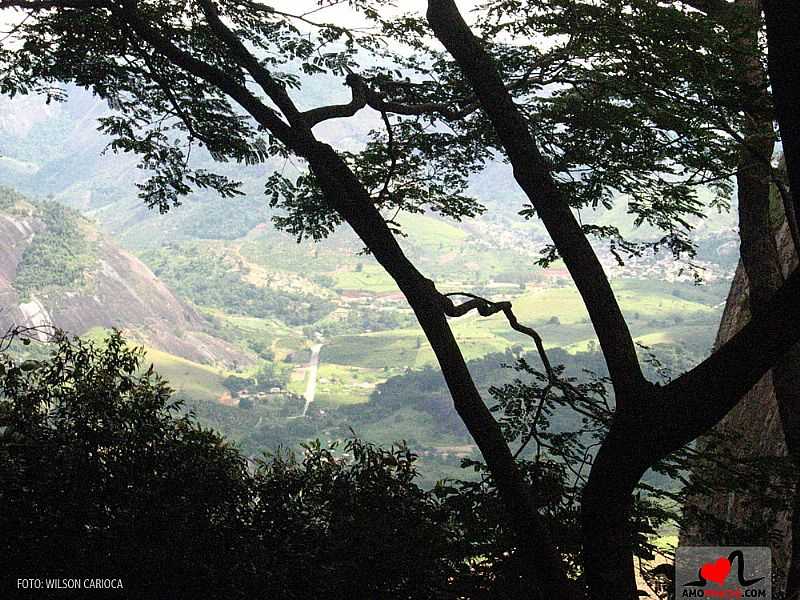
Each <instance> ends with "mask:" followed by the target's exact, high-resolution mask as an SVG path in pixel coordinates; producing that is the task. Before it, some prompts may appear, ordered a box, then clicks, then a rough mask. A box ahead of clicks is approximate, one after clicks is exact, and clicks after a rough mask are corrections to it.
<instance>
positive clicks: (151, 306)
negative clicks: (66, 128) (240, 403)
mask: <svg viewBox="0 0 800 600" xmlns="http://www.w3.org/2000/svg"><path fill="white" fill-rule="evenodd" d="M0 240H2V244H0V306H2V307H3V310H2V312H0V327H3V328H5V327H8V326H10V325H12V324H17V325H28V326H37V325H47V324H53V325H55V326H57V327H59V328H61V329H64V330H65V331H68V332H70V333H73V334H76V335H81V334H84V333H86V332H87V331H89V330H90V329H92V328H94V327H103V328H110V327H118V328H122V329H127V330H129V336H130V337H133V338H136V339H137V340H138V341H141V342H144V343H146V344H148V345H150V346H153V347H155V348H158V349H160V350H163V351H165V352H168V353H170V354H174V355H177V356H180V357H183V358H186V359H189V360H192V361H195V362H201V363H206V364H215V363H220V364H234V363H236V364H246V363H248V362H249V361H250V359H249V357H248V356H247V355H246V354H244V353H243V352H242V351H241V350H239V349H237V348H235V347H233V346H231V345H230V344H228V343H227V342H224V341H222V340H220V339H218V338H216V337H214V336H213V335H210V334H209V333H208V323H207V321H206V319H205V318H204V317H202V316H201V315H200V314H199V313H198V312H197V311H195V310H194V309H193V308H192V307H190V306H189V305H188V304H186V303H185V302H183V301H182V300H180V299H178V298H177V297H176V296H175V294H173V292H172V291H171V290H170V289H169V288H168V287H167V286H166V285H164V283H163V282H161V281H160V280H159V279H158V278H157V277H156V276H155V275H154V274H153V273H152V271H150V269H148V268H147V267H146V266H145V265H144V264H143V263H142V262H141V261H140V260H139V259H137V258H136V257H134V256H132V255H131V254H129V253H127V252H126V251H124V250H122V249H121V248H120V247H119V246H117V245H116V244H115V243H114V242H113V241H112V240H111V239H110V238H108V237H107V236H105V235H103V234H101V233H100V232H98V231H97V229H95V227H94V226H93V225H92V223H91V222H90V221H88V220H87V219H85V218H84V217H81V216H80V215H79V214H78V213H76V212H74V211H72V210H69V209H65V208H63V207H62V206H60V205H57V204H53V203H34V202H30V201H28V200H26V199H25V198H23V197H22V196H20V195H18V194H16V193H14V192H12V191H10V190H8V189H4V188H0Z"/></svg>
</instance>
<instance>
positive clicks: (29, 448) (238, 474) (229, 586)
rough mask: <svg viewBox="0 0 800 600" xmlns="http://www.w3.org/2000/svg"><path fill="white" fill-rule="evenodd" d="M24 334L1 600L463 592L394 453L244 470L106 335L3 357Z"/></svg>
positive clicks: (449, 548)
mask: <svg viewBox="0 0 800 600" xmlns="http://www.w3.org/2000/svg"><path fill="white" fill-rule="evenodd" d="M36 333H37V332H36V331H27V332H26V331H12V332H11V334H10V335H9V336H3V337H0V458H1V459H2V460H1V461H0V482H2V486H0V503H2V507H3V510H2V511H1V513H0V526H1V527H2V530H3V533H4V535H3V538H2V540H1V541H0V559H1V560H2V562H3V575H2V578H0V582H1V583H0V585H2V588H3V591H4V593H5V595H6V597H12V596H18V595H19V592H17V594H16V595H15V594H14V593H13V591H12V590H17V589H18V588H17V585H16V578H18V577H26V576H37V577H38V576H41V577H42V578H44V577H52V578H76V577H77V578H81V579H83V578H86V577H89V578H95V577H100V578H114V579H119V580H121V583H122V585H123V586H124V591H121V590H119V589H115V590H114V594H115V595H120V596H123V597H135V598H154V599H155V598H164V597H169V598H198V597H202V598H228V599H230V598H241V599H247V598H256V597H266V598H287V599H295V598H297V599H300V598H419V599H420V600H422V599H426V598H432V597H434V598H456V597H459V589H460V586H462V585H465V584H467V585H468V584H470V583H471V582H472V580H473V579H475V577H473V575H471V574H469V573H468V572H467V569H466V566H465V565H466V563H465V560H464V559H465V558H466V557H468V556H469V554H468V550H469V548H468V546H466V545H465V544H464V543H463V542H462V541H461V539H460V538H459V537H458V536H456V531H457V528H456V527H455V526H454V521H453V520H452V519H450V518H449V517H450V515H451V514H452V513H451V511H450V510H449V509H448V508H447V506H445V505H443V504H442V503H441V502H439V501H438V500H437V499H436V498H435V497H434V496H433V495H431V494H429V493H427V492H424V491H423V490H422V489H420V488H419V487H418V485H417V483H416V476H417V475H416V466H415V458H416V457H415V456H414V455H413V454H412V453H411V452H410V451H409V450H408V449H407V448H405V447H394V448H391V449H388V450H383V449H378V448H375V447H373V446H371V445H369V444H365V443H363V442H360V441H357V440H353V441H350V442H348V443H347V444H346V445H345V446H344V447H343V448H342V449H341V450H343V451H345V452H349V453H350V454H351V456H352V460H350V461H345V460H343V459H342V458H341V455H340V454H339V455H338V456H337V455H336V454H334V452H333V450H332V449H331V448H327V447H323V446H321V445H319V444H313V445H310V446H309V447H308V448H306V452H305V454H304V456H303V457H302V458H298V457H296V456H294V455H293V454H291V453H281V454H278V455H273V456H266V457H264V458H263V459H261V460H259V461H256V462H255V463H249V464H248V460H247V458H246V457H245V456H244V455H243V454H242V453H241V452H240V451H239V450H238V449H236V448H235V447H234V446H232V445H230V444H229V443H228V442H227V441H226V440H225V439H224V438H222V437H221V436H220V435H219V434H217V433H216V432H214V431H212V430H209V429H206V428H204V427H202V426H201V425H200V424H199V423H198V422H197V421H196V419H195V418H194V417H193V416H191V415H186V414H183V411H182V410H181V405H180V402H176V401H174V400H173V399H172V398H171V390H170V389H169V387H168V386H167V384H166V382H165V381H164V380H163V379H161V378H160V377H159V376H158V375H157V374H155V373H154V372H153V369H152V367H151V368H150V369H147V368H146V366H147V365H146V363H145V361H144V351H143V350H142V349H135V348H131V347H129V346H127V345H126V343H125V341H124V340H123V338H122V337H121V335H120V333H119V332H113V333H111V334H110V335H109V336H108V337H107V338H106V339H105V340H104V341H103V342H102V343H100V342H98V343H92V342H87V341H82V340H79V339H76V340H70V339H67V338H64V337H60V338H59V339H57V340H56V341H55V343H54V344H53V345H52V346H50V347H49V348H45V350H50V352H49V355H48V356H45V357H43V358H42V359H40V360H32V359H29V360H26V361H18V360H15V359H14V358H12V356H11V355H10V354H7V353H6V352H5V351H6V350H7V347H8V345H9V344H10V343H11V342H12V341H13V340H14V339H17V340H23V341H24V340H26V339H28V340H29V338H30V337H33V339H36V337H35V336H36ZM389 514H390V515H391V516H392V518H386V515H389ZM448 582H449V583H448ZM40 593H41V592H35V594H40ZM86 593H87V592H86V590H85V589H81V590H70V591H68V590H66V589H61V590H59V595H63V596H64V597H68V598H83V597H86Z"/></svg>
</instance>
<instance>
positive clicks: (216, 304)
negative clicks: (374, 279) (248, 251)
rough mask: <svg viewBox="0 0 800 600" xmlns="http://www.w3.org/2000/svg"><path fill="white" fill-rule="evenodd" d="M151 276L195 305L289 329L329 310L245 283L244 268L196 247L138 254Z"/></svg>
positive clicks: (312, 300) (303, 297)
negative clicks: (268, 320)
mask: <svg viewBox="0 0 800 600" xmlns="http://www.w3.org/2000/svg"><path fill="white" fill-rule="evenodd" d="M141 258H142V260H143V261H144V262H145V263H146V264H147V265H148V266H149V267H150V268H151V269H152V270H153V272H154V273H155V274H156V275H157V276H158V277H160V278H161V279H163V280H164V281H165V282H166V283H168V284H169V285H170V286H172V287H173V289H175V291H177V292H178V293H179V294H180V295H181V296H183V297H184V298H186V299H188V300H191V301H192V302H194V303H195V304H197V305H199V306H204V307H212V308H218V309H221V310H224V311H226V312H229V313H232V314H238V315H245V316H250V317H258V318H278V319H280V320H282V321H284V322H285V323H288V324H290V325H300V324H306V323H313V322H314V321H317V320H319V319H321V318H322V317H324V316H325V315H327V314H328V313H330V312H331V310H333V305H332V304H331V303H330V302H328V301H326V300H324V299H322V298H319V297H316V296H311V295H308V294H303V293H300V292H292V291H284V290H281V289H277V288H263V287H259V286H256V285H254V284H253V283H250V282H249V281H246V280H245V275H246V274H247V267H246V266H245V265H244V264H237V263H235V262H234V260H233V259H232V258H231V257H228V256H224V255H218V254H215V253H214V252H213V251H211V252H209V251H206V250H205V249H204V248H203V247H202V246H200V245H199V244H196V243H187V244H182V245H178V246H168V247H164V248H160V249H158V250H149V251H146V252H144V253H142V256H141Z"/></svg>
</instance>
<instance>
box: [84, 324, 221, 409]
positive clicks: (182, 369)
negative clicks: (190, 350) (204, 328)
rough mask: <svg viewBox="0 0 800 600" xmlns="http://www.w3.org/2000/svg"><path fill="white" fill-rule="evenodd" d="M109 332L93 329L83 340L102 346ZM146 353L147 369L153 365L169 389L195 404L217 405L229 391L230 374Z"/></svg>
mask: <svg viewBox="0 0 800 600" xmlns="http://www.w3.org/2000/svg"><path fill="white" fill-rule="evenodd" d="M107 335H108V331H107V330H106V329H103V328H102V327H93V328H92V329H90V330H89V331H87V332H86V333H85V334H84V335H83V336H82V337H83V338H85V339H89V340H92V341H93V342H95V343H101V342H102V341H103V340H104V339H105V338H106V336H107ZM131 345H133V346H142V345H141V344H138V343H136V342H131ZM142 347H144V350H145V358H144V364H143V365H142V368H143V369H147V368H148V367H149V365H150V364H151V363H152V365H153V367H154V369H155V371H156V373H158V374H159V375H161V376H162V377H163V378H164V379H166V380H167V381H168V382H169V386H170V387H171V388H172V389H173V390H175V393H176V394H177V395H179V396H183V397H185V398H192V399H193V400H204V401H210V402H215V401H216V400H217V399H218V398H219V397H220V396H222V395H223V394H224V393H225V392H226V390H225V388H224V387H223V386H222V381H223V380H224V379H225V378H226V377H227V376H228V375H229V374H230V373H228V372H225V371H222V370H220V369H216V368H214V367H210V366H208V365H201V364H199V363H196V362H192V361H190V360H187V359H185V358H181V357H180V356H175V355H173V354H169V353H167V352H163V351H161V350H157V349H156V348H151V347H148V346H142Z"/></svg>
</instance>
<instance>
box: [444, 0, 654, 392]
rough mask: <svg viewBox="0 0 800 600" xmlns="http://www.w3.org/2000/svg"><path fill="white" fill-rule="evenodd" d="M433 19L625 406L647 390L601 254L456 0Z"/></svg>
mask: <svg viewBox="0 0 800 600" xmlns="http://www.w3.org/2000/svg"><path fill="white" fill-rule="evenodd" d="M428 21H429V23H430V25H431V27H432V28H433V31H434V33H435V35H436V37H437V38H438V39H439V41H441V42H442V44H444V46H445V48H447V50H448V51H449V52H450V54H451V55H452V56H453V57H454V58H455V60H456V62H458V64H459V66H460V67H461V70H462V71H463V73H464V75H465V76H466V78H467V80H468V81H469V82H470V84H471V85H472V87H473V89H474V90H475V93H476V95H477V97H478V99H479V100H480V103H481V107H482V108H483V110H485V111H486V113H487V114H488V116H489V118H490V119H491V121H492V124H493V125H494V129H495V131H496V132H497V134H498V136H499V138H500V140H501V142H502V144H503V147H504V148H505V150H506V153H507V156H508V158H509V160H510V162H511V164H512V166H513V168H514V177H515V179H516V180H517V182H518V183H519V185H520V187H521V188H522V189H523V190H524V191H525V193H526V195H527V196H528V198H529V200H530V202H531V204H532V205H533V207H534V208H535V210H536V212H537V214H538V215H539V217H540V218H541V219H542V222H543V223H544V225H545V227H546V228H547V231H548V233H549V234H550V237H551V238H552V239H553V242H554V243H555V246H556V248H557V249H558V252H559V254H560V255H561V257H562V259H563V260H564V263H565V264H566V266H567V269H568V270H569V272H570V274H571V275H572V278H573V280H574V281H575V284H576V285H577V287H578V291H579V292H580V294H581V297H582V298H583V301H584V304H585V305H586V308H587V310H588V312H589V316H590V317H591V319H592V324H593V325H594V327H595V331H596V332H597V337H598V339H599V340H600V346H601V348H602V350H603V355H604V356H605V359H606V363H607V364H608V370H609V373H610V375H611V380H612V382H613V385H614V389H615V391H616V397H617V406H618V407H619V408H623V407H624V406H625V405H626V404H627V403H628V401H629V399H631V398H633V397H635V396H637V395H638V394H639V393H641V392H642V391H643V389H644V388H645V387H646V386H647V382H646V381H645V379H644V376H643V375H642V371H641V367H640V365H639V361H638V358H637V356H636V348H635V346H634V344H633V339H632V337H631V335H630V331H629V330H628V325H627V323H626V322H625V319H624V317H623V316H622V311H621V310H620V308H619V305H618V304H617V300H616V297H615V296H614V292H613V290H612V289H611V285H610V284H609V282H608V278H607V277H606V275H605V272H604V271H603V267H602V265H601V264H600V261H599V260H598V258H597V256H596V255H595V253H594V250H593V249H592V247H591V245H590V244H589V241H588V240H587V239H586V236H585V235H584V234H583V232H582V231H581V227H580V225H579V224H578V222H577V221H576V220H575V217H574V215H573V214H572V211H571V210H570V208H569V204H568V202H567V200H566V198H564V197H563V196H562V194H561V192H560V191H559V189H558V187H557V186H556V183H555V181H554V180H553V178H552V176H551V174H550V172H549V168H548V166H547V164H546V162H545V160H544V158H543V157H542V156H541V154H540V152H539V149H538V147H537V145H536V142H535V141H534V139H533V137H532V135H531V133H530V131H529V128H528V123H527V121H526V120H525V118H524V117H523V115H522V114H521V113H520V111H519V109H518V108H517V107H516V105H515V104H514V101H513V99H512V98H511V95H510V94H509V92H508V90H507V89H506V86H505V85H504V83H503V81H502V79H501V78H500V75H499V73H498V70H497V67H496V66H495V64H494V61H493V59H492V58H491V56H489V54H488V53H487V52H486V50H485V49H484V48H483V46H482V44H481V43H480V42H479V40H478V39H477V38H476V37H475V36H474V35H473V34H472V32H471V31H470V29H469V27H468V26H467V24H466V22H465V21H464V19H463V17H462V16H461V14H460V13H459V11H458V8H457V7H456V5H455V3H454V2H453V0H429V2H428Z"/></svg>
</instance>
